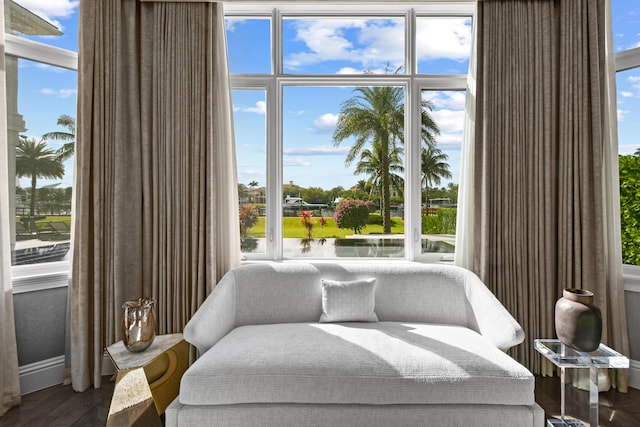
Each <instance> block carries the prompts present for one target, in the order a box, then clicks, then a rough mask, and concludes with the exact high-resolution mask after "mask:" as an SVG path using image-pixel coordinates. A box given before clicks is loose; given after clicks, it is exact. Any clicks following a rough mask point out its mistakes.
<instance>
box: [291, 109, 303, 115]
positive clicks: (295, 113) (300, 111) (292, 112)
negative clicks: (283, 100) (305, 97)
mask: <svg viewBox="0 0 640 427" xmlns="http://www.w3.org/2000/svg"><path fill="white" fill-rule="evenodd" d="M289 114H293V115H294V116H302V115H303V114H304V110H298V111H289Z"/></svg>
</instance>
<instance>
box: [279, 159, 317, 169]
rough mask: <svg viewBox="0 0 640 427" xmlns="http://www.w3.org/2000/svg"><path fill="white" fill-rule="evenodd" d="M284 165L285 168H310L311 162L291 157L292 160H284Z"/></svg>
mask: <svg viewBox="0 0 640 427" xmlns="http://www.w3.org/2000/svg"><path fill="white" fill-rule="evenodd" d="M282 163H283V165H284V166H293V167H300V166H302V167H308V166H311V162H308V161H306V160H304V159H300V158H297V157H291V158H285V159H284V160H283V162H282Z"/></svg>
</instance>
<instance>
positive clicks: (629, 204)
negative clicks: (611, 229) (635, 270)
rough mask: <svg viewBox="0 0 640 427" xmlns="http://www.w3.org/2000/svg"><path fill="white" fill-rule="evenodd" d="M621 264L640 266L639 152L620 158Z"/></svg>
mask: <svg viewBox="0 0 640 427" xmlns="http://www.w3.org/2000/svg"><path fill="white" fill-rule="evenodd" d="M619 167H620V229H621V233H622V262H623V263H624V264H634V265H640V150H638V151H636V153H635V154H634V155H627V156H620V158H619Z"/></svg>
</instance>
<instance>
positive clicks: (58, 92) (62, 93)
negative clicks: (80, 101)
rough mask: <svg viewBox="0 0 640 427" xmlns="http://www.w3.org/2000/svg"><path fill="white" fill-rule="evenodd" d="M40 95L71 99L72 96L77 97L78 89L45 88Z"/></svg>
mask: <svg viewBox="0 0 640 427" xmlns="http://www.w3.org/2000/svg"><path fill="white" fill-rule="evenodd" d="M40 93H41V94H43V95H52V96H55V97H58V98H70V97H72V96H76V93H77V90H76V89H50V88H47V87H45V88H43V89H40Z"/></svg>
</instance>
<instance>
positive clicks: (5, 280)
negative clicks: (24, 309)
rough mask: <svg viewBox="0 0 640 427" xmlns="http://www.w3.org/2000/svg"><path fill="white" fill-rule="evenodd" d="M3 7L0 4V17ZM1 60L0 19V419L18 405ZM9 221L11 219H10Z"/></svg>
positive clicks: (0, 25) (0, 27) (1, 36)
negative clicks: (0, 290)
mask: <svg viewBox="0 0 640 427" xmlns="http://www.w3.org/2000/svg"><path fill="white" fill-rule="evenodd" d="M3 16H4V3H2V2H0V17H3ZM5 69H6V68H5V58H4V19H0V287H1V288H2V292H0V396H1V397H0V416H2V415H3V414H4V413H5V412H7V411H8V410H9V409H10V408H11V407H13V406H16V405H18V404H19V403H20V379H19V377H18V350H17V347H16V329H15V322H14V317H13V292H12V289H11V288H12V286H11V245H10V242H11V234H10V233H11V227H10V224H11V221H15V216H12V215H11V212H10V211H9V206H11V203H10V200H9V185H14V183H13V182H10V181H9V151H8V150H9V147H8V143H7V90H6V88H7V85H6V78H5ZM12 218H13V219H12Z"/></svg>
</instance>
